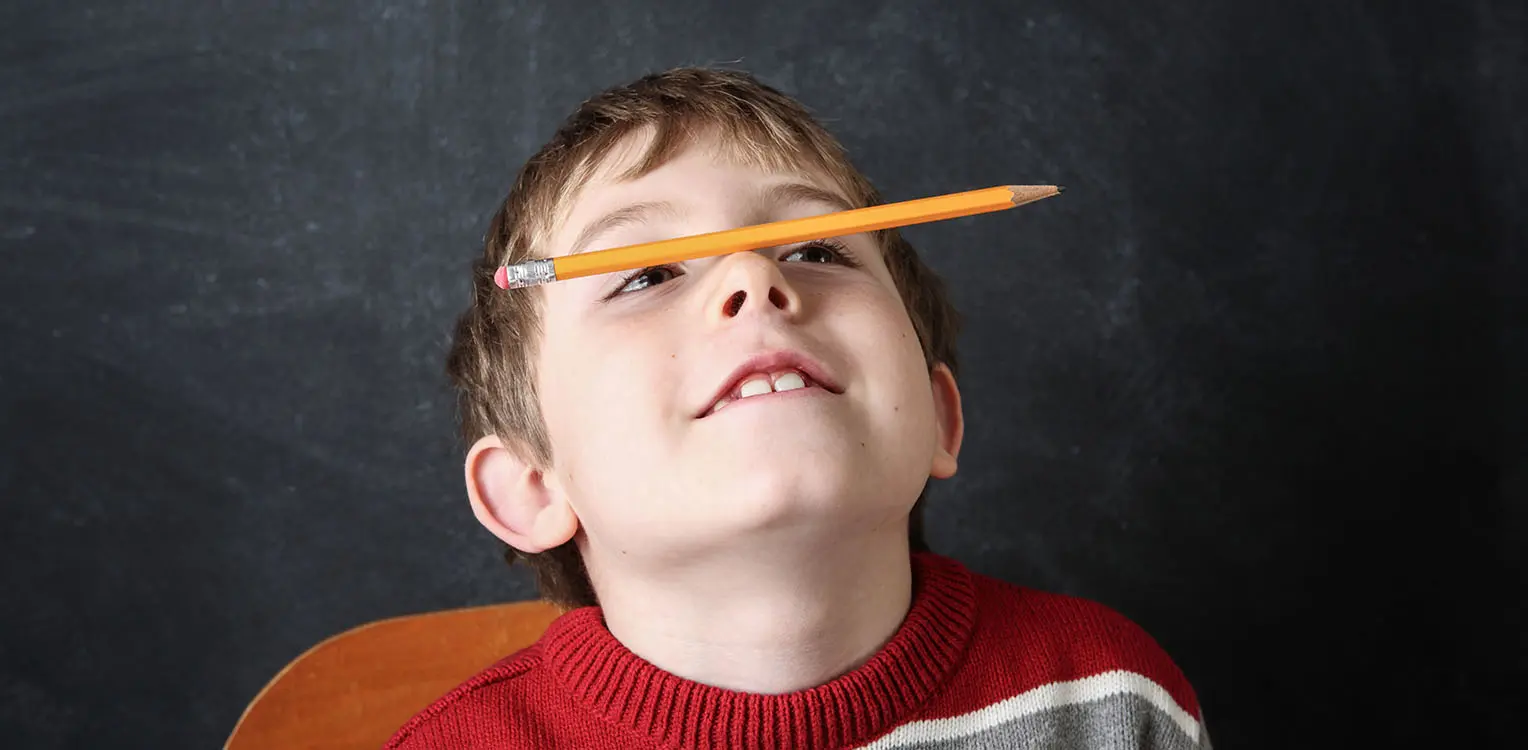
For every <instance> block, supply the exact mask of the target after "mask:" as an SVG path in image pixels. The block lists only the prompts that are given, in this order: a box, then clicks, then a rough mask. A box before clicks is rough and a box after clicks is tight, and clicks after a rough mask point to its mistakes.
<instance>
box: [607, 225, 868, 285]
mask: <svg viewBox="0 0 1528 750" xmlns="http://www.w3.org/2000/svg"><path fill="white" fill-rule="evenodd" d="M814 247H820V248H825V249H827V250H828V251H829V252H831V253H833V255H834V259H833V260H832V261H829V263H837V264H838V265H841V266H845V267H847V268H859V265H860V264H859V261H857V260H855V258H854V253H853V252H852V251H850V250H849V247H848V246H847V245H845V244H844V243H843V242H841V241H839V240H838V239H836V238H831V237H830V238H826V239H821V240H812V241H811V242H806V243H803V244H801V245H797V246H796V247H793V248H791V249H790V251H789V252H787V253H785V256H790V255H794V254H796V253H799V252H804V251H806V250H809V249H811V248H814ZM674 268H675V266H674V264H668V265H662V266H648V267H646V268H641V269H638V270H636V271H634V272H632V273H630V274H627V275H626V276H624V277H622V278H621V283H620V284H618V285H617V286H616V288H615V291H613V292H611V293H610V294H609V295H607V296H606V297H605V299H606V300H611V299H615V298H616V297H620V296H622V295H625V294H635V293H637V292H640V291H642V290H643V289H651V288H653V287H654V286H657V284H649V285H647V286H645V287H643V288H642V289H633V290H632V291H630V292H623V291H621V290H623V289H625V288H626V287H627V286H629V285H630V284H631V282H633V281H636V280H637V279H640V278H642V276H643V275H645V274H648V273H652V272H653V271H657V270H660V269H668V270H670V271H672V270H674Z"/></svg>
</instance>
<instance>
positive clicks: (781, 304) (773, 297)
mask: <svg viewBox="0 0 1528 750" xmlns="http://www.w3.org/2000/svg"><path fill="white" fill-rule="evenodd" d="M769 301H770V302H771V303H773V304H774V306H775V307H777V308H779V309H781V310H784V309H785V308H786V307H787V306H788V305H790V301H789V300H787V299H786V298H785V292H782V291H780V289H779V287H773V286H772V287H770V288H769Z"/></svg>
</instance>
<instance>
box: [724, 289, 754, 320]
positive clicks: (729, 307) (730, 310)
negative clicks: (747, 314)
mask: <svg viewBox="0 0 1528 750" xmlns="http://www.w3.org/2000/svg"><path fill="white" fill-rule="evenodd" d="M745 299H748V293H747V292H734V293H733V295H732V296H731V297H728V298H727V304H726V305H725V306H723V307H722V310H723V311H724V312H725V313H726V315H727V317H729V318H731V317H734V316H736V315H737V314H738V311H739V310H741V309H743V300H745Z"/></svg>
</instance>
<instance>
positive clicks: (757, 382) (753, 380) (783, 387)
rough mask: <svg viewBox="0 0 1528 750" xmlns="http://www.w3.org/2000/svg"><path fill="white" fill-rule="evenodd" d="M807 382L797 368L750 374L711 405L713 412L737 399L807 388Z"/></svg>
mask: <svg viewBox="0 0 1528 750" xmlns="http://www.w3.org/2000/svg"><path fill="white" fill-rule="evenodd" d="M806 384H807V383H806V378H805V377H803V376H802V375H801V373H799V372H796V371H795V370H784V371H782V372H777V373H773V374H769V375H766V374H764V373H758V374H755V375H750V376H748V377H747V378H745V379H744V380H743V382H742V384H740V385H739V386H738V387H737V390H735V391H733V392H732V393H731V394H729V395H727V396H723V397H722V398H721V400H719V401H717V402H716V404H715V405H713V406H712V407H711V412H715V411H716V410H717V409H720V408H722V407H723V406H725V405H726V404H727V403H729V402H731V401H736V400H737V399H743V398H748V397H749V396H759V395H763V394H765V393H776V392H780V391H794V390H796V389H797V388H805V387H806ZM708 413H709V412H708Z"/></svg>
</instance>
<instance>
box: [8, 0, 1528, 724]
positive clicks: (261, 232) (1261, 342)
mask: <svg viewBox="0 0 1528 750" xmlns="http://www.w3.org/2000/svg"><path fill="white" fill-rule="evenodd" d="M945 2H949V0H945ZM945 2H939V1H938V0H927V1H923V2H919V1H915V0H891V1H888V2H869V1H863V0H862V1H855V2H833V3H816V2H790V3H783V4H780V3H770V4H761V5H758V6H756V7H755V6H743V5H732V6H731V7H714V8H713V7H710V4H701V3H662V2H643V3H635V2H632V3H627V2H615V1H611V2H599V3H589V2H566V3H554V2H526V3H469V2H434V3H426V2H412V3H402V2H328V1H325V2H306V3H290V4H282V5H284V6H285V7H284V8H282V9H277V8H275V7H274V4H272V5H270V6H269V7H268V4H265V3H254V2H249V3H209V2H205V0H160V1H159V2H154V3H119V2H42V1H41V0H28V1H25V2H11V3H7V4H6V6H5V8H4V10H0V29H3V33H0V60H3V71H0V267H3V271H0V299H3V305H0V420H3V429H0V514H3V518H0V554H3V558H0V584H3V598H4V618H3V650H0V744H3V745H4V746H6V747H28V748H33V747H36V748H60V747H71V748H100V747H184V748H206V747H215V746H220V745H221V743H222V741H223V740H224V739H225V738H226V736H227V734H228V732H229V731H230V730H231V729H232V727H233V724H234V722H235V721H236V720H237V718H238V716H239V714H240V712H241V711H242V709H243V707H244V706H245V705H246V703H247V702H248V701H249V700H250V699H251V698H253V697H254V695H255V693H256V692H258V690H259V689H260V688H261V686H262V685H263V684H264V683H265V682H266V680H268V679H269V678H270V677H271V676H272V675H274V674H275V673H276V672H277V671H278V670H279V669H280V668H281V667H282V666H283V665H284V664H285V663H286V662H287V661H288V660H290V659H292V658H294V657H296V656H297V655H298V654H299V653H301V652H302V651H303V650H304V649H306V648H307V647H308V646H311V645H313V644H314V643H316V642H318V641H320V640H322V639H324V638H325V637H327V636H330V635H332V634H335V633H337V632H340V631H342V630H345V629H347V628H350V627H352V626H355V625H359V624H361V623H364V622H367V621H370V620H374V619H379V618H384V617H389V616H394V615H401V614H405V613H413V612H420V611H426V610H435V609H443V608H450V607H459V606H466V605H475V604H484V603H491V602H500V601H505V600H512V599H524V598H529V597H531V596H533V593H534V592H533V588H532V586H531V584H530V581H529V578H528V577H527V576H526V574H525V572H524V571H523V570H521V571H513V572H512V571H509V570H507V569H506V568H505V567H504V566H503V564H502V562H501V560H500V559H499V557H498V551H499V546H498V545H497V543H495V542H494V541H493V540H492V539H491V537H490V536H489V535H488V534H487V532H485V531H483V530H482V529H481V528H480V527H479V526H477V524H476V522H475V521H474V520H473V518H472V516H471V514H470V512H469V510H468V508H467V505H466V501H465V496H464V492H463V490H462V488H461V470H460V456H461V453H460V451H461V449H460V446H459V445H458V444H457V442H456V438H455V434H454V425H453V418H454V408H453V404H452V401H451V398H450V394H449V392H448V390H447V389H446V384H445V380H444V377H443V375H442V374H441V371H442V355H443V351H444V347H445V343H446V341H447V334H448V330H449V326H450V324H451V323H452V320H453V318H454V316H455V315H456V314H457V313H458V312H459V311H460V310H461V308H462V307H463V305H464V304H465V302H466V288H467V287H466V284H467V278H466V272H467V267H468V262H469V259H470V258H471V257H472V256H473V255H474V254H475V253H476V252H477V247H478V244H479V241H480V238H481V236H482V234H483V232H484V230H485V228H486V226H487V221H488V218H489V216H490V215H491V213H492V211H493V210H494V208H495V205H496V202H497V201H498V200H499V199H500V198H501V197H502V195H503V194H504V192H505V191H506V189H507V188H508V186H509V183H510V180H511V179H512V177H513V174H514V171H515V170H516V169H517V168H518V167H519V165H520V164H521V163H522V162H523V161H524V159H525V158H526V157H527V156H529V155H530V153H531V152H532V151H533V150H534V149H535V147H537V146H538V145H539V144H540V143H541V142H542V141H543V140H545V139H546V138H547V137H548V136H550V134H551V132H552V130H553V129H554V127H555V126H556V124H557V123H558V122H559V121H560V120H561V119H562V118H563V117H564V116H566V115H567V114H568V113H569V112H570V111H571V110H572V109H573V108H574V107H575V106H576V105H577V103H578V102H579V101H581V100H582V99H583V98H584V97H587V96H589V95H591V94H593V93H595V92H596V91H597V90H599V89H601V88H604V87H606V86H610V85H614V84H617V83H621V82H625V81H627V80H629V79H631V78H634V77H636V76H638V75H640V74H642V73H645V72H648V71H651V70H657V69H662V68H666V67H671V66H675V65H683V64H719V65H727V66H730V67H736V68H742V69H746V70H749V71H752V72H754V73H756V74H757V75H759V76H760V77H761V78H763V79H764V80H765V81H766V82H769V83H772V84H774V85H777V86H779V87H781V88H783V89H784V90H786V91H787V92H789V93H792V94H794V95H796V96H798V97H800V98H801V99H802V100H803V101H804V102H806V103H807V104H808V105H809V106H810V107H812V108H813V109H814V110H815V111H816V112H817V113H818V114H819V115H820V116H821V117H822V118H823V119H824V120H825V121H826V123H827V124H828V126H829V127H830V128H831V129H832V130H834V131H835V132H836V133H837V134H838V135H840V137H841V138H842V139H843V140H844V141H845V143H846V144H847V145H848V146H849V148H850V149H851V152H852V154H853V156H854V157H855V159H856V161H857V162H858V164H859V165H860V167H861V168H863V169H864V170H865V171H866V172H867V173H869V175H870V176H871V178H872V179H873V180H874V181H875V182H876V183H877V184H878V185H879V186H880V187H881V188H882V190H883V191H884V192H885V193H886V194H887V196H888V198H890V199H893V200H903V199H908V198H916V197H924V196H928V195H934V194H939V193H944V192H952V191H956V190H965V189H973V188H977V187H986V186H990V185H995V184H1004V183H1051V182H1054V183H1060V184H1063V185H1065V186H1067V188H1068V192H1067V193H1066V195H1065V196H1063V197H1061V198H1057V199H1052V200H1049V201H1045V202H1043V203H1039V204H1035V205H1033V206H1029V207H1025V208H1023V209H1020V210H1019V211H1017V212H1014V213H1006V214H1002V215H997V216H993V217H977V218H972V219H962V220H957V221H951V222H944V223H940V224H934V225H926V226H923V227H918V228H913V229H911V230H909V231H908V234H909V235H910V236H911V237H912V239H913V240H914V241H915V242H916V243H918V244H919V246H920V247H921V248H922V249H923V250H924V252H925V255H926V257H927V258H928V259H929V261H930V262H931V264H932V265H933V266H934V267H936V268H937V269H938V270H939V271H941V272H942V273H943V274H945V275H946V276H947V278H948V279H949V280H950V283H951V285H952V288H953V294H954V297H955V299H956V302H957V304H958V305H959V306H960V307H961V308H962V310H963V311H964V313H965V314H966V315H967V317H968V321H969V325H968V328H967V330H966V333H965V334H964V336H963V337H962V341H961V343H962V350H963V354H964V365H965V373H964V379H963V384H962V385H963V390H964V396H965V399H966V404H967V408H968V419H969V426H968V433H967V442H966V449H965V452H964V454H963V455H962V466H961V473H960V475H959V476H958V477H957V478H955V479H953V480H950V481H948V482H943V483H939V484H937V485H936V489H935V491H934V495H933V503H932V507H931V509H930V517H929V526H930V535H931V539H932V542H933V544H934V546H935V548H936V549H937V550H939V551H942V552H945V553H947V554H951V555H953V556H955V557H957V558H959V559H961V560H963V561H965V562H966V563H968V564H969V565H971V566H972V567H973V568H975V569H977V570H979V571H981V572H985V573H989V574H993V575H996V576H999V577H1003V578H1005V579H1008V580H1011V581H1014V582H1018V583H1024V584H1028V585H1031V586H1036V587H1041V588H1047V589H1051V590H1056V591H1063V592H1068V593H1073V594H1079V595H1083V596H1087V597H1090V598H1094V599H1097V600H1100V601H1102V602H1105V603H1107V604H1109V605H1111V606H1113V607H1115V608H1116V609H1119V610H1120V611H1122V612H1124V613H1125V614H1126V615H1128V616H1130V617H1131V618H1133V619H1135V620H1136V621H1137V622H1139V623H1141V624H1142V625H1143V626H1145V627H1146V628H1147V630H1149V631H1150V632H1151V633H1152V634H1153V635H1155V636H1156V637H1157V639H1158V640H1159V641H1160V642H1161V643H1162V644H1163V645H1164V646H1165V647H1166V648H1167V650H1168V651H1169V652H1170V653H1172V654H1173V655H1174V657H1175V658H1176V659H1177V660H1178V662H1179V664H1180V665H1181V666H1182V667H1183V669H1184V671H1185V672H1186V673H1187V674H1188V676H1189V678H1190V679H1191V680H1192V681H1193V683H1194V684H1195V686H1196V687H1197V689H1198V691H1199V693H1200V695H1201V697H1202V700H1203V703H1204V705H1205V708H1206V711H1207V718H1208V722H1209V727H1210V730H1211V733H1212V736H1213V737H1214V738H1215V740H1216V742H1217V745H1218V746H1221V747H1225V748H1232V747H1243V748H1264V747H1266V748H1275V747H1287V746H1297V747H1319V746H1328V745H1330V746H1336V745H1338V744H1351V743H1356V744H1357V745H1358V746H1391V745H1397V744H1422V743H1424V742H1439V743H1445V744H1449V745H1454V744H1463V743H1466V742H1468V741H1471V740H1483V739H1491V738H1494V739H1495V740H1497V741H1501V742H1507V743H1510V744H1516V741H1517V740H1520V739H1521V737H1522V726H1523V725H1522V718H1523V714H1524V711H1525V709H1524V705H1525V702H1524V693H1523V688H1522V685H1523V680H1524V678H1525V671H1528V670H1525V666H1528V637H1525V627H1528V623H1525V622H1524V617H1523V602H1524V592H1525V585H1524V584H1525V576H1528V565H1525V559H1524V558H1525V553H1524V549H1525V548H1528V545H1525V544H1524V542H1525V540H1528V533H1525V514H1524V504H1525V501H1528V427H1525V425H1528V333H1525V328H1528V326H1525V323H1528V300H1525V296H1528V252H1525V247H1524V245H1525V240H1528V232H1525V226H1524V219H1523V206H1525V205H1528V192H1525V186H1528V185H1525V182H1528V178H1525V171H1528V170H1525V169H1524V167H1525V161H1528V129H1525V124H1524V123H1525V121H1528V104H1525V99H1528V63H1525V58H1528V43H1525V36H1528V18H1525V15H1528V13H1525V6H1524V5H1523V4H1522V3H1518V2H1495V3H1493V2H1459V3H1425V4H1424V3H1353V2H1291V3H1257V4H1252V3H1226V2H1209V1H1206V2H1196V3H1188V2H1180V3H1130V2H1122V1H1120V0H1107V1H1105V0H1090V1H1082V0H1054V1H1052V2H991V3H985V4H981V5H977V4H970V3H950V5H949V6H948V7H944V6H945ZM716 5H718V6H721V5H722V4H716ZM1253 6H1262V7H1253ZM1509 732H1511V734H1509Z"/></svg>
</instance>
